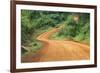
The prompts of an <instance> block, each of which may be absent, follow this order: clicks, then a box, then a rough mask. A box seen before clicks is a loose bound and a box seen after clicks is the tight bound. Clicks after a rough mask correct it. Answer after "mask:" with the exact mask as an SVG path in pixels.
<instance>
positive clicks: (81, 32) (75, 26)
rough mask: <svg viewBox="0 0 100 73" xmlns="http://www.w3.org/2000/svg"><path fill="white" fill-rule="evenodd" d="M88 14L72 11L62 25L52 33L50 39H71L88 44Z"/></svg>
mask: <svg viewBox="0 0 100 73" xmlns="http://www.w3.org/2000/svg"><path fill="white" fill-rule="evenodd" d="M89 19H90V15H89V14H88V13H72V14H70V15H69V16H68V17H67V19H66V23H65V24H64V27H63V28H62V29H60V30H59V32H57V33H55V34H53V35H52V36H51V39H59V40H73V41H78V42H83V43H86V44H88V45H89V42H90V38H89V37H90V20H89Z"/></svg>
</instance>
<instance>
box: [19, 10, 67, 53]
mask: <svg viewBox="0 0 100 73" xmlns="http://www.w3.org/2000/svg"><path fill="white" fill-rule="evenodd" d="M67 15H68V14H66V13H64V12H50V11H34V10H21V45H22V46H25V47H30V45H31V50H33V52H34V50H36V49H39V48H41V47H42V46H41V45H42V43H40V42H39V41H38V40H36V37H37V36H39V35H40V34H42V33H43V32H46V31H49V30H50V29H52V28H53V27H57V24H59V23H61V22H63V21H65V20H66V18H67ZM33 43H34V44H35V45H34V44H33ZM36 44H37V45H36Z"/></svg>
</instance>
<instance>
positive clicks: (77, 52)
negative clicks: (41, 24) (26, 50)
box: [22, 27, 90, 62]
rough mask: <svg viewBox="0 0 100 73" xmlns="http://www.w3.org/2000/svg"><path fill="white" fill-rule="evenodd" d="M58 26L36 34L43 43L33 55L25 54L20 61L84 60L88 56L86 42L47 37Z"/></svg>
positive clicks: (56, 29) (55, 30) (88, 50)
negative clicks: (38, 34)
mask: <svg viewBox="0 0 100 73" xmlns="http://www.w3.org/2000/svg"><path fill="white" fill-rule="evenodd" d="M60 28H61V27H59V28H54V29H52V30H50V31H48V32H45V33H43V34H41V35H40V36H38V37H37V38H36V39H37V40H39V41H42V42H43V43H44V46H43V48H41V49H40V50H38V51H37V52H36V53H35V56H33V54H32V55H27V56H25V57H23V59H22V62H45V61H68V60H86V59H89V58H90V48H89V46H88V45H86V44H82V43H78V42H74V41H61V40H50V39H48V38H49V36H51V35H52V34H53V33H55V32H57V31H58V30H59V29H60Z"/></svg>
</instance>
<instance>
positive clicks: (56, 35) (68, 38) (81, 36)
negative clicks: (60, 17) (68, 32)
mask: <svg viewBox="0 0 100 73" xmlns="http://www.w3.org/2000/svg"><path fill="white" fill-rule="evenodd" d="M58 33H59V31H58V32H56V33H54V34H52V35H51V36H50V37H49V39H51V40H71V41H75V42H79V43H84V44H87V45H90V40H89V38H86V39H83V35H78V36H76V37H73V38H70V37H66V36H64V35H60V36H59V35H58Z"/></svg>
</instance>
